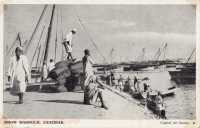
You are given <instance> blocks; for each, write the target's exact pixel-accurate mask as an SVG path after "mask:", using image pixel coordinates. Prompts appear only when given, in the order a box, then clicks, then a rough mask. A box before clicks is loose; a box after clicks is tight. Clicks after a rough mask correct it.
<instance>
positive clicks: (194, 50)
mask: <svg viewBox="0 0 200 128" xmlns="http://www.w3.org/2000/svg"><path fill="white" fill-rule="evenodd" d="M195 49H196V48H194V50H193V51H192V54H191V55H190V57H189V58H188V60H187V62H186V64H187V63H188V61H189V60H190V59H191V57H192V55H193V53H194V51H195Z"/></svg>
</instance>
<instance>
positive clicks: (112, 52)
mask: <svg viewBox="0 0 200 128" xmlns="http://www.w3.org/2000/svg"><path fill="white" fill-rule="evenodd" d="M112 54H113V48H112V50H111V69H112Z"/></svg>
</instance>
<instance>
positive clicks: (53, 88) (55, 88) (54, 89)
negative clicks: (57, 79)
mask: <svg viewBox="0 0 200 128" xmlns="http://www.w3.org/2000/svg"><path fill="white" fill-rule="evenodd" d="M49 90H50V91H51V92H55V93H56V92H57V93H58V92H67V88H66V87H65V86H64V85H61V86H51V87H50V88H49Z"/></svg>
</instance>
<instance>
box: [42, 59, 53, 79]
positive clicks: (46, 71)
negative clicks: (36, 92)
mask: <svg viewBox="0 0 200 128" xmlns="http://www.w3.org/2000/svg"><path fill="white" fill-rule="evenodd" d="M54 68H55V63H54V61H53V59H50V63H49V65H48V68H47V64H46V61H44V62H43V66H42V79H41V81H46V80H47V77H48V74H49V72H50V71H51V70H53V69H54Z"/></svg>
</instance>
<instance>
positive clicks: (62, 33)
mask: <svg viewBox="0 0 200 128" xmlns="http://www.w3.org/2000/svg"><path fill="white" fill-rule="evenodd" d="M60 12H61V33H62V41H63V29H62V7H61V5H60ZM63 53H64V46H63V45H62V56H61V60H63V57H64V56H63Z"/></svg>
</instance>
